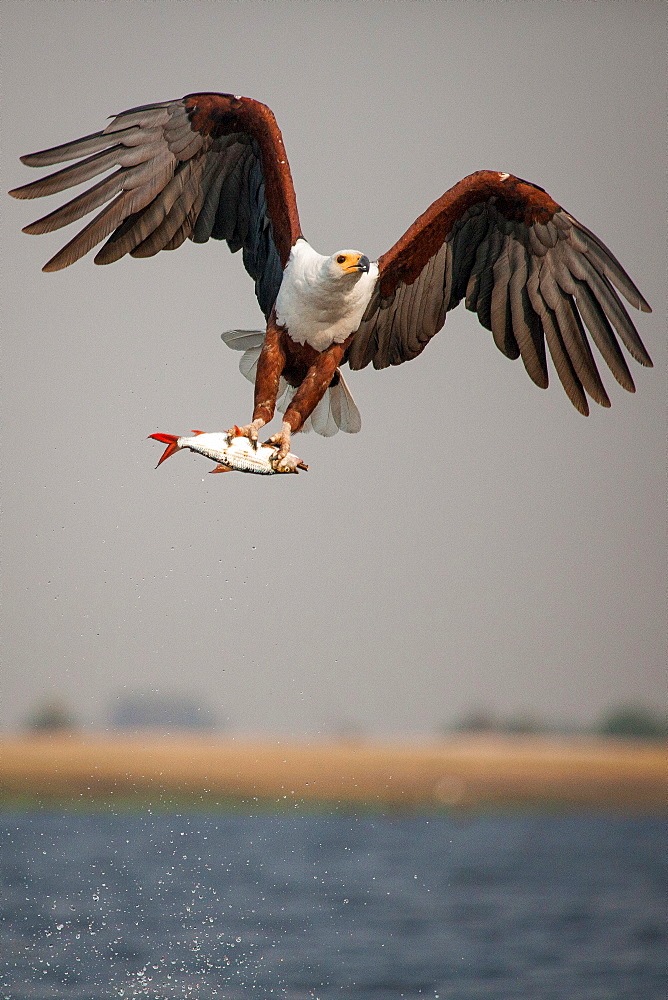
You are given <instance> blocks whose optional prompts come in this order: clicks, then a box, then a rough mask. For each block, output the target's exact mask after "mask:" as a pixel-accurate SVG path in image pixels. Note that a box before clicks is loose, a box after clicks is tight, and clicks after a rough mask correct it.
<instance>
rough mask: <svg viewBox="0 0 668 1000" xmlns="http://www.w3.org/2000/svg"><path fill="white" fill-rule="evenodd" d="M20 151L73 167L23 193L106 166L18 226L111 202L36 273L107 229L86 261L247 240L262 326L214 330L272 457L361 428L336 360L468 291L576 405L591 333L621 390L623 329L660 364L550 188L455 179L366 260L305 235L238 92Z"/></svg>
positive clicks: (418, 346)
mask: <svg viewBox="0 0 668 1000" xmlns="http://www.w3.org/2000/svg"><path fill="white" fill-rule="evenodd" d="M21 160H22V162H23V163H25V164H27V165H28V166H31V167H46V166H51V165H53V164H58V163H62V162H65V161H70V160H76V161H78V162H76V163H74V164H72V165H70V166H67V167H65V168H63V169H60V170H58V171H57V172H55V173H51V174H49V175H48V176H46V177H42V178H41V179H39V180H36V181H34V182H32V183H29V184H25V185H24V186H22V187H18V188H16V189H14V190H13V191H11V192H10V194H11V195H13V196H14V197H15V198H40V197H42V196H43V195H50V194H54V193H56V192H59V191H64V190H67V189H68V188H71V187H74V186H75V185H79V184H82V183H84V182H86V181H89V180H91V179H92V178H97V177H98V176H99V175H101V174H107V176H104V177H103V178H102V179H100V180H98V181H97V182H96V183H94V184H93V185H92V186H91V187H89V188H88V189H87V190H84V191H83V193H81V194H78V195H77V196H76V197H74V198H73V199H72V200H71V201H68V202H67V203H66V204H65V205H62V206H61V207H60V208H57V209H56V210H55V211H53V212H51V213H50V214H48V215H46V216H44V217H43V218H41V219H39V220H37V221H36V222H33V223H31V224H30V225H29V226H26V227H25V229H24V232H26V233H48V232H51V231H52V230H56V229H59V228H60V227H61V226H65V225H67V224H69V223H71V222H75V221H76V220H77V219H81V218H82V217H83V216H85V215H87V214H88V213H89V212H93V211H94V210H95V209H98V208H100V206H104V207H103V208H102V209H101V211H100V212H99V213H98V214H97V215H95V217H94V218H93V219H92V220H91V221H90V222H88V224H87V225H86V226H85V227H84V228H83V229H82V230H81V231H80V232H78V233H77V235H76V236H74V238H73V239H71V240H70V242H69V243H67V245H66V246H64V247H63V248H62V249H61V250H60V251H59V252H58V253H57V254H56V255H55V256H54V257H52V258H51V260H49V261H48V263H47V264H46V265H45V266H44V270H45V271H57V270H59V269H61V268H64V267H68V266H69V265H70V264H73V263H74V262H75V261H77V260H78V259H79V258H80V257H82V256H83V255H84V254H86V253H88V251H89V250H91V249H92V248H93V247H94V246H96V245H97V244H99V243H100V242H102V241H103V240H105V241H106V242H105V243H104V245H103V246H102V248H101V249H100V250H99V251H98V252H97V254H96V256H95V263H96V264H110V263H112V262H113V261H115V260H118V259H119V258H120V257H123V256H124V255H125V254H130V255H131V256H132V257H151V256H153V255H154V254H156V253H157V252H158V251H159V250H175V249H176V248H177V247H179V246H180V245H181V244H182V243H183V241H184V240H185V239H186V238H188V239H190V240H192V241H193V242H195V243H205V242H206V241H207V240H208V239H209V238H213V239H217V240H225V241H226V242H227V245H228V247H229V248H230V250H231V251H232V253H236V252H237V251H239V250H241V253H242V258H243V263H244V267H245V268H246V271H247V272H248V274H249V275H250V276H251V278H252V279H253V281H254V282H255V293H256V296H257V300H258V302H259V305H260V308H261V310H262V312H263V314H264V318H265V328H264V329H263V330H257V331H254V330H229V331H227V332H225V333H223V334H222V336H223V339H224V340H225V342H226V343H227V344H228V345H229V346H230V347H233V348H235V349H237V350H241V351H243V356H242V358H241V362H240V368H241V370H242V372H243V373H244V374H245V375H246V376H247V377H248V378H249V379H250V380H251V381H253V382H254V385H255V394H254V408H253V414H252V418H251V420H250V422H249V423H247V424H245V425H244V426H243V427H242V428H241V433H243V434H244V435H245V436H247V437H248V438H249V439H250V440H251V441H252V442H254V443H255V444H257V440H258V432H259V431H260V429H261V428H262V427H263V426H264V425H265V424H267V423H268V422H269V421H270V420H272V418H273V417H274V413H275V410H276V408H277V406H278V408H279V409H280V410H282V412H283V420H282V424H281V430H280V431H279V432H278V433H277V434H274V435H273V437H272V438H270V441H271V442H272V443H274V444H275V445H277V446H278V449H279V451H278V461H279V464H280V461H281V460H282V459H283V458H284V457H285V456H286V455H287V454H288V452H289V449H290V437H291V435H292V434H294V433H296V432H298V431H301V430H306V429H308V428H309V426H312V427H313V428H314V429H315V430H316V431H317V432H319V433H320V434H323V435H325V436H327V435H330V434H333V433H336V431H337V430H338V429H341V430H344V431H348V432H355V431H358V430H359V429H360V426H361V420H360V415H359V411H358V409H357V407H356V405H355V403H354V400H353V397H352V395H351V393H350V390H349V389H348V386H347V385H346V382H345V380H344V378H343V374H342V372H341V367H342V366H343V365H345V364H347V365H348V367H349V368H350V369H352V370H357V369H361V368H364V367H366V366H367V365H368V364H370V363H371V364H373V366H374V368H386V367H387V366H389V365H399V364H403V362H404V361H410V360H411V359H412V358H416V357H417V356H418V355H419V354H421V353H422V351H423V350H424V349H425V347H426V346H427V344H428V343H429V341H430V340H431V339H432V337H433V336H434V335H435V334H436V333H438V331H439V330H440V329H441V327H442V326H443V324H444V322H445V318H446V314H447V313H448V312H449V310H451V309H454V307H455V306H456V305H458V303H459V302H461V300H462V299H463V300H464V302H465V305H466V308H467V309H469V310H471V311H472V312H475V313H477V315H478V319H479V320H480V323H481V324H482V325H483V327H485V328H486V329H487V330H490V331H491V333H492V337H493V339H494V343H495V344H496V346H497V347H498V349H499V350H500V351H502V352H503V354H505V356H506V357H508V358H511V359H515V358H518V357H521V359H522V362H523V363H524V367H525V368H526V370H527V372H528V374H529V377H530V378H531V379H532V380H533V381H534V382H535V383H536V385H538V386H540V387H541V388H546V387H547V385H548V368H547V358H546V345H547V350H549V353H550V356H551V358H552V362H553V364H554V368H555V370H556V373H557V375H558V377H559V379H560V381H561V384H562V385H563V387H564V389H565V391H566V394H567V395H568V397H569V399H570V400H571V402H572V403H573V405H574V406H575V407H576V408H577V409H578V410H579V412H580V413H582V414H584V415H587V414H588V413H589V406H588V402H587V395H588V396H589V397H591V399H593V400H594V401H595V402H597V403H599V404H600V405H601V406H606V407H607V406H610V400H609V398H608V395H607V393H606V390H605V388H604V386H603V383H602V381H601V377H600V375H599V372H598V369H597V366H596V361H595V360H594V355H593V353H592V349H591V344H590V340H589V338H591V340H592V341H593V342H594V343H595V345H596V347H597V348H598V351H599V352H600V354H601V355H602V357H603V359H604V360H605V362H606V363H607V365H608V367H609V368H610V370H611V372H612V374H613V375H614V377H615V378H616V379H617V381H618V382H619V383H620V384H621V385H622V386H623V387H624V388H625V389H627V390H628V391H629V392H634V391H635V387H634V384H633V379H632V377H631V373H630V371H629V368H628V365H627V363H626V360H625V357H624V354H623V352H622V349H621V347H620V341H621V343H622V344H623V345H624V347H625V348H626V350H627V351H628V352H629V354H630V355H631V356H632V357H633V358H635V360H636V361H638V362H639V363H640V364H641V365H645V366H647V367H651V365H652V361H651V359H650V357H649V355H648V353H647V351H646V349H645V347H644V345H643V343H642V341H641V340H640V337H639V335H638V333H637V331H636V329H635V326H634V324H633V322H632V321H631V319H630V318H629V315H628V313H627V311H626V309H625V307H624V305H623V304H622V301H621V299H620V295H619V294H618V293H621V295H622V296H623V297H624V298H625V299H626V300H627V301H628V302H629V303H630V304H631V305H632V306H634V307H635V308H636V309H640V310H642V311H644V312H650V311H651V310H650V307H649V305H648V304H647V302H646V301H645V299H644V298H643V296H642V295H641V293H640V292H639V290H638V289H637V288H636V286H635V284H634V283H633V281H632V280H631V279H630V277H629V276H628V274H627V273H626V272H625V270H624V269H623V267H622V266H621V264H620V263H619V262H618V261H617V260H616V258H615V257H614V256H613V255H612V253H611V252H610V251H609V250H608V249H607V247H606V246H605V245H604V244H603V243H602V242H601V240H600V239H598V237H597V236H595V235H594V234H593V233H592V232H590V231H589V230H588V229H586V228H585V227H584V226H583V225H581V223H579V222H578V221H577V220H576V219H575V218H573V216H572V215H570V214H569V213H568V212H567V211H565V210H564V209H563V208H561V206H560V205H558V204H557V202H555V201H553V199H552V198H551V197H550V195H549V194H547V192H546V191H545V190H544V189H543V188H541V187H538V186H537V185H535V184H532V183H530V182H528V181H525V180H522V179H521V178H519V177H515V176H514V175H512V174H509V173H504V172H498V171H493V170H479V171H477V172H475V173H472V174H470V175H469V176H468V177H465V178H464V179H463V180H461V181H459V183H458V184H455V185H454V187H452V188H450V190H448V191H446V192H445V194H443V195H442V196H441V197H440V198H438V199H437V200H436V201H435V202H434V203H433V204H432V205H431V206H430V207H429V208H428V209H427V210H426V211H425V212H424V213H423V214H422V215H421V216H420V217H419V218H418V219H417V220H416V221H415V222H414V223H413V225H412V226H411V227H410V228H409V229H408V230H407V232H406V233H404V235H403V236H402V237H401V239H399V240H398V241H397V242H396V243H395V244H394V246H393V247H392V248H391V249H390V250H388V251H387V253H384V254H383V255H382V256H381V257H380V258H379V259H378V260H377V261H370V260H369V258H368V256H367V255H366V254H364V253H362V252H360V251H358V250H352V249H346V250H339V251H337V252H336V253H333V254H330V255H328V256H327V255H322V254H320V253H318V252H317V251H316V250H315V249H314V248H313V247H312V246H311V244H310V243H308V242H307V240H306V239H305V238H304V236H303V234H302V229H301V225H300V222H299V216H298V213H297V201H296V197H295V191H294V186H293V183H292V177H291V174H290V167H289V165H288V159H287V156H286V153H285V147H284V144H283V139H282V136H281V133H280V131H279V128H278V125H277V123H276V119H275V117H274V115H273V113H272V112H271V111H270V109H269V108H268V107H267V106H266V105H264V104H261V103H260V102H259V101H256V100H253V99H251V98H248V97H237V96H234V95H232V94H218V93H197V94H188V95H187V96H185V97H183V98H181V99H180V100H174V101H164V102H162V103H158V104H147V105H143V106H142V107H137V108H131V109H130V110H128V111H124V112H123V113H122V114H119V115H116V116H115V117H114V118H113V120H112V121H111V122H110V123H109V124H108V125H107V126H106V128H104V129H103V130H102V131H100V132H95V133H93V134H92V135H87V136H84V137H83V138H81V139H76V140H74V141H73V142H67V143H65V144H63V145H60V146H55V147H53V148H51V149H46V150H43V151H41V152H38V153H31V154H29V155H27V156H23V157H21ZM114 168H116V169H114ZM110 170H111V171H112V172H111V173H108V171H110ZM587 331H588V334H589V336H588V335H587Z"/></svg>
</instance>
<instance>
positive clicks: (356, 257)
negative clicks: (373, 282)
mask: <svg viewBox="0 0 668 1000" xmlns="http://www.w3.org/2000/svg"><path fill="white" fill-rule="evenodd" d="M328 263H329V264H330V270H331V272H332V273H333V274H335V275H340V274H341V273H343V274H356V275H360V274H368V273H369V266H370V262H369V258H368V257H367V256H366V255H365V254H363V253H360V252H359V250H339V252H338V253H333V254H332V256H331V257H330V258H329V262H328Z"/></svg>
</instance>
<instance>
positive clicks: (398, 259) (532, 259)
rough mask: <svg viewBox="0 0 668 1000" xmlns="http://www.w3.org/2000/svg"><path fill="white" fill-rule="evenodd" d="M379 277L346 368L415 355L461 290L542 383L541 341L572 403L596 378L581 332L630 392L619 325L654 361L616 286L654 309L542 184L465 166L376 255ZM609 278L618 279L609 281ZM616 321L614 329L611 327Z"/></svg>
mask: <svg viewBox="0 0 668 1000" xmlns="http://www.w3.org/2000/svg"><path fill="white" fill-rule="evenodd" d="M378 267H379V278H378V283H377V285H376V289H375V291H374V295H373V298H372V299H371V302H370V303H369V306H368V308H367V311H366V313H365V315H364V319H363V321H362V324H361V326H360V328H359V330H358V331H357V333H356V334H355V336H354V338H353V340H352V343H351V346H350V349H349V352H348V358H347V360H348V363H349V365H350V367H351V368H353V369H356V368H364V367H365V365H368V364H369V362H373V365H374V367H375V368H386V367H387V366H388V365H400V364H402V363H403V362H404V361H410V360H411V358H415V357H417V355H418V354H420V353H421V351H423V350H424V348H425V347H426V346H427V344H428V343H429V341H430V340H431V338H432V337H433V336H434V334H435V333H438V331H439V330H440V329H441V327H442V326H443V323H444V322H445V314H446V313H447V311H448V310H449V309H454V307H455V306H456V305H457V304H458V303H459V302H460V301H461V300H462V299H463V298H464V297H465V298H466V308H467V309H470V310H471V311H472V312H477V314H478V318H479V319H480V322H481V323H482V325H483V326H484V327H486V328H487V329H488V330H491V331H492V334H493V337H494V341H495V343H496V345H497V347H498V348H499V350H501V351H502V352H503V353H504V354H505V355H506V356H507V357H509V358H517V357H519V356H521V357H522V361H523V362H524V365H525V367H526V370H527V372H528V373H529V375H530V376H531V378H532V379H533V381H534V382H535V383H536V385H539V386H541V387H542V388H545V387H547V384H548V375H547V363H546V356H545V343H546V342H547V346H548V348H549V351H550V354H551V356H552V360H553V362H554V366H555V368H556V370H557V374H558V375H559V378H560V379H561V382H562V384H563V386H564V389H565V390H566V392H567V394H568V396H569V398H570V400H571V402H572V403H573V405H574V406H575V407H577V409H578V410H579V411H580V412H581V413H584V414H587V413H588V412H589V407H588V404H587V400H586V397H585V390H586V392H587V393H588V394H589V395H590V396H591V397H592V399H594V400H596V402H597V403H600V404H601V405H602V406H609V405H610V401H609V399H608V396H607V394H606V391H605V389H604V388H603V383H602V382H601V379H600V376H599V373H598V370H597V368H596V362H595V361H594V357H593V354H592V351H591V347H590V345H589V340H588V338H587V334H586V332H585V326H586V328H587V329H588V331H589V333H590V335H591V337H592V339H593V341H594V343H595V344H596V346H597V347H598V349H599V351H600V353H601V354H602V356H603V358H604V359H605V361H606V362H607V364H608V366H609V367H610V370H611V371H612V373H613V375H614V376H615V378H616V379H617V380H618V382H620V384H621V385H623V386H624V388H625V389H628V390H629V391H630V392H633V391H634V388H635V387H634V385H633V379H632V378H631V373H630V372H629V369H628V366H627V364H626V361H625V360H624V356H623V354H622V351H621V349H620V346H619V343H618V341H617V337H616V336H615V332H614V331H616V332H617V335H618V336H619V338H620V340H621V341H622V343H623V344H624V346H625V347H626V348H627V350H628V351H629V353H630V354H631V355H632V356H633V357H634V358H635V359H636V361H639V362H640V364H642V365H646V366H648V367H650V366H651V365H652V361H651V359H650V357H649V355H648V353H647V351H646V350H645V348H644V346H643V344H642V342H641V340H640V337H639V336H638V333H637V332H636V329H635V327H634V325H633V323H632V322H631V320H630V318H629V316H628V314H627V312H626V310H625V308H624V306H623V305H622V303H621V301H620V298H619V296H618V295H617V291H615V289H617V290H618V291H619V292H621V293H622V295H623V296H624V297H625V298H626V299H627V300H628V301H629V302H630V303H631V305H633V306H635V307H636V308H638V309H642V310H643V311H644V312H650V307H649V306H648V304H647V302H646V301H645V299H644V298H643V297H642V295H641V294H640V292H639V291H638V289H637V288H636V286H635V285H634V284H633V282H632V281H631V279H630V278H629V276H628V275H627V274H626V272H625V271H624V269H623V268H622V267H621V265H620V264H619V262H618V261H617V260H615V258H614V257H613V255H612V254H611V253H610V251H609V250H608V249H607V247H605V246H604V245H603V243H601V241H600V240H599V239H598V238H597V237H596V236H594V234H593V233H590V232H589V230H587V229H585V228H584V226H581V225H580V223H579V222H577V221H576V220H575V219H574V218H573V217H572V216H571V215H569V214H568V213H567V212H565V211H564V210H563V209H562V208H561V207H560V206H559V205H558V204H557V203H556V202H555V201H553V200H552V198H550V196H549V195H548V194H547V193H546V192H545V191H543V189H542V188H539V187H536V186H535V185H533V184H529V183H528V182H527V181H523V180H520V179H519V178H518V177H513V176H512V175H511V174H499V173H495V172H493V171H490V170H480V171H478V172H477V173H474V174H470V175H469V176H468V177H465V178H464V180H462V181H460V182H459V184H456V185H455V186H454V187H453V188H451V189H450V190H449V191H447V192H446V193H445V194H444V195H443V196H442V197H441V198H439V199H438V201H435V202H434V204H433V205H432V206H431V207H430V208H428V209H427V211H426V212H425V213H424V214H423V215H421V216H420V218H419V219H417V220H416V222H414V223H413V225H412V226H411V227H410V229H409V230H408V231H407V232H406V233H405V235H404V236H402V238H401V239H400V240H399V242H398V243H396V244H395V245H394V246H393V247H392V249H391V250H389V251H388V253H386V254H384V255H383V256H382V257H381V258H380V260H379V261H378ZM613 286H614V287H613ZM613 328H614V329H613Z"/></svg>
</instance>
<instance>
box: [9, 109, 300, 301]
mask: <svg viewBox="0 0 668 1000" xmlns="http://www.w3.org/2000/svg"><path fill="white" fill-rule="evenodd" d="M21 159H22V161H23V162H24V163H26V164H27V165H28V166H31V167H45V166H52V165H53V164H57V163H63V162H66V161H68V160H78V161H79V162H77V163H75V164H73V165H71V166H68V167H65V168H64V169H61V170H58V171H56V172H55V173H53V174H51V175H50V176H48V177H43V178H41V179H40V180H38V181H35V182H33V183H30V184H26V185H24V186H23V187H20V188H16V189H15V190H14V191H12V192H10V193H11V194H12V195H14V197H16V198H41V197H43V196H44V195H50V194H56V193H58V192H60V191H64V190H67V189H69V188H71V187H74V186H75V185H77V184H81V183H84V182H86V181H89V180H91V179H93V178H95V177H98V176H100V175H101V174H105V173H106V172H107V171H108V170H112V169H113V168H117V169H116V170H114V172H113V173H111V174H110V175H109V176H107V177H103V178H102V179H101V180H99V181H98V182H97V183H95V184H94V185H93V186H92V187H91V188H90V189H89V190H87V191H84V192H83V193H82V194H79V195H78V196H77V197H75V198H73V199H72V200H71V201H69V202H67V203H66V204H65V205H63V206H61V207H60V208H58V209H56V210H55V211H53V212H51V213H49V214H48V215H46V216H44V217H43V218H42V219H38V220H37V221H36V222H34V223H32V224H31V225H29V226H27V227H26V229H25V231H26V232H28V233H46V232H51V231H53V230H55V229H59V228H60V227H61V226H65V225H68V224H69V223H71V222H75V221H76V220H78V219H80V218H82V217H83V216H85V215H87V214H88V213H90V212H93V211H94V210H95V209H98V208H100V206H104V208H102V211H101V212H100V213H99V214H98V215H97V216H96V217H95V218H94V219H93V220H92V221H91V222H89V223H88V225H87V226H85V227H84V229H83V230H81V232H80V233H78V234H77V235H76V236H75V237H74V238H73V239H72V240H70V242H69V243H68V244H67V245H66V246H65V247H63V248H62V250H60V251H59V252H58V253H57V254H56V255H55V256H54V257H53V258H52V259H51V260H50V261H49V262H48V263H47V264H46V265H45V268H44V269H45V270H48V271H54V270H58V269H60V268H62V267H67V266H69V265H70V264H73V263H74V262H75V261H76V260H78V259H79V258H80V257H82V256H83V255H84V254H86V253H87V252H88V251H89V250H90V249H92V247H94V246H95V245H96V244H98V243H100V242H101V241H102V240H104V239H107V242H106V243H105V245H104V246H103V248H102V249H101V250H100V251H99V252H98V254H97V256H96V258H95V260H96V263H99V264H108V263H111V262H112V261H114V260H118V258H119V257H122V256H124V255H125V254H127V253H129V254H131V255H132V256H134V257H148V256H152V255H153V254H155V253H157V252H158V251H159V250H170V249H174V248H175V247H177V246H180V244H181V243H182V242H183V241H184V240H185V239H187V238H189V239H192V240H194V241H195V242H198V243H204V242H206V241H207V240H208V239H209V238H210V237H213V238H214V239H224V240H227V242H228V245H229V247H230V249H231V250H232V251H233V252H235V251H237V250H242V251H243V260H244V266H245V267H246V270H247V271H248V272H249V274H250V275H251V277H253V278H254V280H255V288H256V294H257V296H258V300H259V302H260V305H261V307H262V309H263V311H264V313H265V315H268V314H269V312H270V311H271V308H272V306H273V304H274V301H275V299H276V295H277V294H278V287H279V285H280V281H281V276H282V270H283V267H284V266H285V264H286V263H287V260H288V257H289V255H290V249H291V247H292V246H293V245H294V243H295V242H296V240H297V239H298V238H299V236H300V235H301V228H300V225H299V216H298V213H297V203H296V199H295V193H294V188H293V185H292V178H291V174H290V167H289V165H288V162H287V157H286V154H285V148H284V145H283V139H282V137H281V133H280V131H279V129H278V126H277V124H276V120H275V118H274V116H273V114H272V112H271V111H270V110H269V108H267V107H266V106H265V105H264V104H260V103H259V102H258V101H254V100H251V99H250V98H246V97H233V96H232V95H231V94H208V93H207V94H189V95H188V96H186V97H184V98H182V99H181V100H179V101H166V102H163V103H160V104H149V105H145V106H143V107H140V108H132V109H130V110H129V111H125V112H123V113H122V114H120V115H117V116H116V117H115V118H114V120H113V121H112V122H110V123H109V124H108V125H107V127H106V128H105V129H103V130H102V131H101V132H96V133H94V134H92V135H87V136H84V137H83V138H81V139H78V140H76V141H74V142H68V143H64V144H62V145H60V146H54V147H53V148H52V149H47V150H42V151H41V152H38V153H31V154H29V155H28V156H24V157H22V158H21Z"/></svg>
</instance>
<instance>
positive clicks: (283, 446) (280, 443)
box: [268, 420, 292, 472]
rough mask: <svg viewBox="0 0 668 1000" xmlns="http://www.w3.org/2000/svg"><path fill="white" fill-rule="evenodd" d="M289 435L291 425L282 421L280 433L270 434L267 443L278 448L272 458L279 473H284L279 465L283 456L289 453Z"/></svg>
mask: <svg viewBox="0 0 668 1000" xmlns="http://www.w3.org/2000/svg"><path fill="white" fill-rule="evenodd" d="M291 434H292V424H290V423H288V421H287V420H284V421H283V423H282V424H281V429H280V431H278V432H277V433H276V434H272V436H271V437H270V438H269V442H268V443H269V444H273V445H276V446H277V448H278V451H277V453H276V457H275V458H274V465H275V466H276V467H277V468H278V470H279V472H280V471H285V470H284V469H283V470H282V469H281V463H282V461H283V459H284V458H285V456H286V455H287V454H288V452H289V451H290V437H291ZM286 468H287V467H286ZM288 471H289V470H288Z"/></svg>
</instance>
